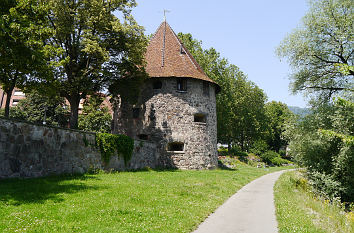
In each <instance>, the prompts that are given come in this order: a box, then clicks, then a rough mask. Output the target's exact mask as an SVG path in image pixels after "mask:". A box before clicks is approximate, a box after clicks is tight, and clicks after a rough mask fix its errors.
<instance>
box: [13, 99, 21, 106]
mask: <svg viewBox="0 0 354 233" xmlns="http://www.w3.org/2000/svg"><path fill="white" fill-rule="evenodd" d="M19 102H20V100H18V99H14V100H12V106H16V105H17V104H18V103H19Z"/></svg>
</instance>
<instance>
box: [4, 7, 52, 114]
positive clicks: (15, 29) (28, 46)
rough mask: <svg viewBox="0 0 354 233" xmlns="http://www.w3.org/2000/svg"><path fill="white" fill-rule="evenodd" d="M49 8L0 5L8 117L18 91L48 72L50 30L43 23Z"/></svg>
mask: <svg viewBox="0 0 354 233" xmlns="http://www.w3.org/2000/svg"><path fill="white" fill-rule="evenodd" d="M46 10H47V5H46V4H45V3H44V1H38V0H3V1H2V2H1V4H0V85H1V86H2V88H3V90H4V91H5V93H6V105H5V117H9V111H10V108H9V106H10V99H11V95H12V91H13V89H14V88H15V87H22V88H23V87H24V85H25V84H26V83H27V82H28V81H31V79H33V78H34V77H38V76H40V74H41V73H43V72H45V70H46V68H47V66H46V63H45V59H44V46H43V45H44V44H43V40H44V39H45V38H47V37H48V35H49V34H50V32H51V30H50V29H49V28H48V27H46V25H45V24H43V22H44V21H45V17H46V14H45V13H46Z"/></svg>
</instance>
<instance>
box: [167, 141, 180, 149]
mask: <svg viewBox="0 0 354 233" xmlns="http://www.w3.org/2000/svg"><path fill="white" fill-rule="evenodd" d="M167 150H168V151H184V143H183V142H171V143H169V144H168V146H167Z"/></svg>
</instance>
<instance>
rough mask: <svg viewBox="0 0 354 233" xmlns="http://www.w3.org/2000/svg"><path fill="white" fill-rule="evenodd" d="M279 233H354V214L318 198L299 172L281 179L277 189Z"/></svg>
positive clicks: (275, 188)
mask: <svg viewBox="0 0 354 233" xmlns="http://www.w3.org/2000/svg"><path fill="white" fill-rule="evenodd" d="M274 198H275V206H276V215H277V220H278V225H279V226H278V227H279V232H280V233H285V232H297V233H301V232H304V233H305V232H306V233H308V232H311V233H312V232H328V233H336V232H338V233H345V232H347V233H352V232H354V214H353V212H349V213H346V212H344V211H343V209H342V208H339V207H338V206H337V205H334V204H330V203H329V202H328V201H326V200H321V199H319V198H317V197H316V196H315V195H314V194H313V193H311V192H310V187H309V186H308V183H307V180H306V179H305V178H303V177H302V176H301V174H300V172H298V171H294V172H287V173H284V174H283V175H281V176H280V178H279V180H278V181H277V182H276V184H275V186H274Z"/></svg>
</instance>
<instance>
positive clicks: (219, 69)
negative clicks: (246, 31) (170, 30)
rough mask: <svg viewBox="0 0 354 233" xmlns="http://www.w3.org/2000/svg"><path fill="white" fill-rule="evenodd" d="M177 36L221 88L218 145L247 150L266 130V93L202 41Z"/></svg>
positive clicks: (217, 100) (219, 95)
mask: <svg viewBox="0 0 354 233" xmlns="http://www.w3.org/2000/svg"><path fill="white" fill-rule="evenodd" d="M178 36H179V38H180V39H181V41H182V42H183V44H184V46H186V48H187V49H188V50H189V51H190V52H191V54H192V55H193V57H194V58H195V59H196V60H197V62H198V64H200V66H201V67H202V68H203V70H204V72H205V73H206V74H207V75H208V77H209V78H211V79H212V80H214V81H215V82H216V83H218V84H219V85H220V87H221V92H220V93H219V94H218V95H217V96H216V106H217V108H216V109H217V121H218V122H217V126H218V130H217V132H218V142H222V143H227V144H229V145H231V144H233V145H238V146H240V147H241V150H247V149H248V148H249V146H250V145H251V144H252V143H253V142H254V141H255V140H257V139H259V138H261V136H262V133H263V131H264V129H265V124H266V123H265V120H264V119H265V111H264V104H265V101H266V98H267V97H266V95H265V93H264V92H263V90H262V89H260V88H259V87H258V86H257V85H256V84H254V83H253V82H251V81H249V80H248V79H247V76H246V75H245V74H244V73H243V72H242V71H241V70H240V69H239V68H238V67H237V66H235V65H233V64H229V62H228V61H227V59H225V58H222V57H221V56H220V53H218V52H217V51H216V50H215V49H214V48H210V49H203V48H202V42H201V41H198V40H196V39H194V38H193V37H192V35H191V34H183V33H179V34H178Z"/></svg>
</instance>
